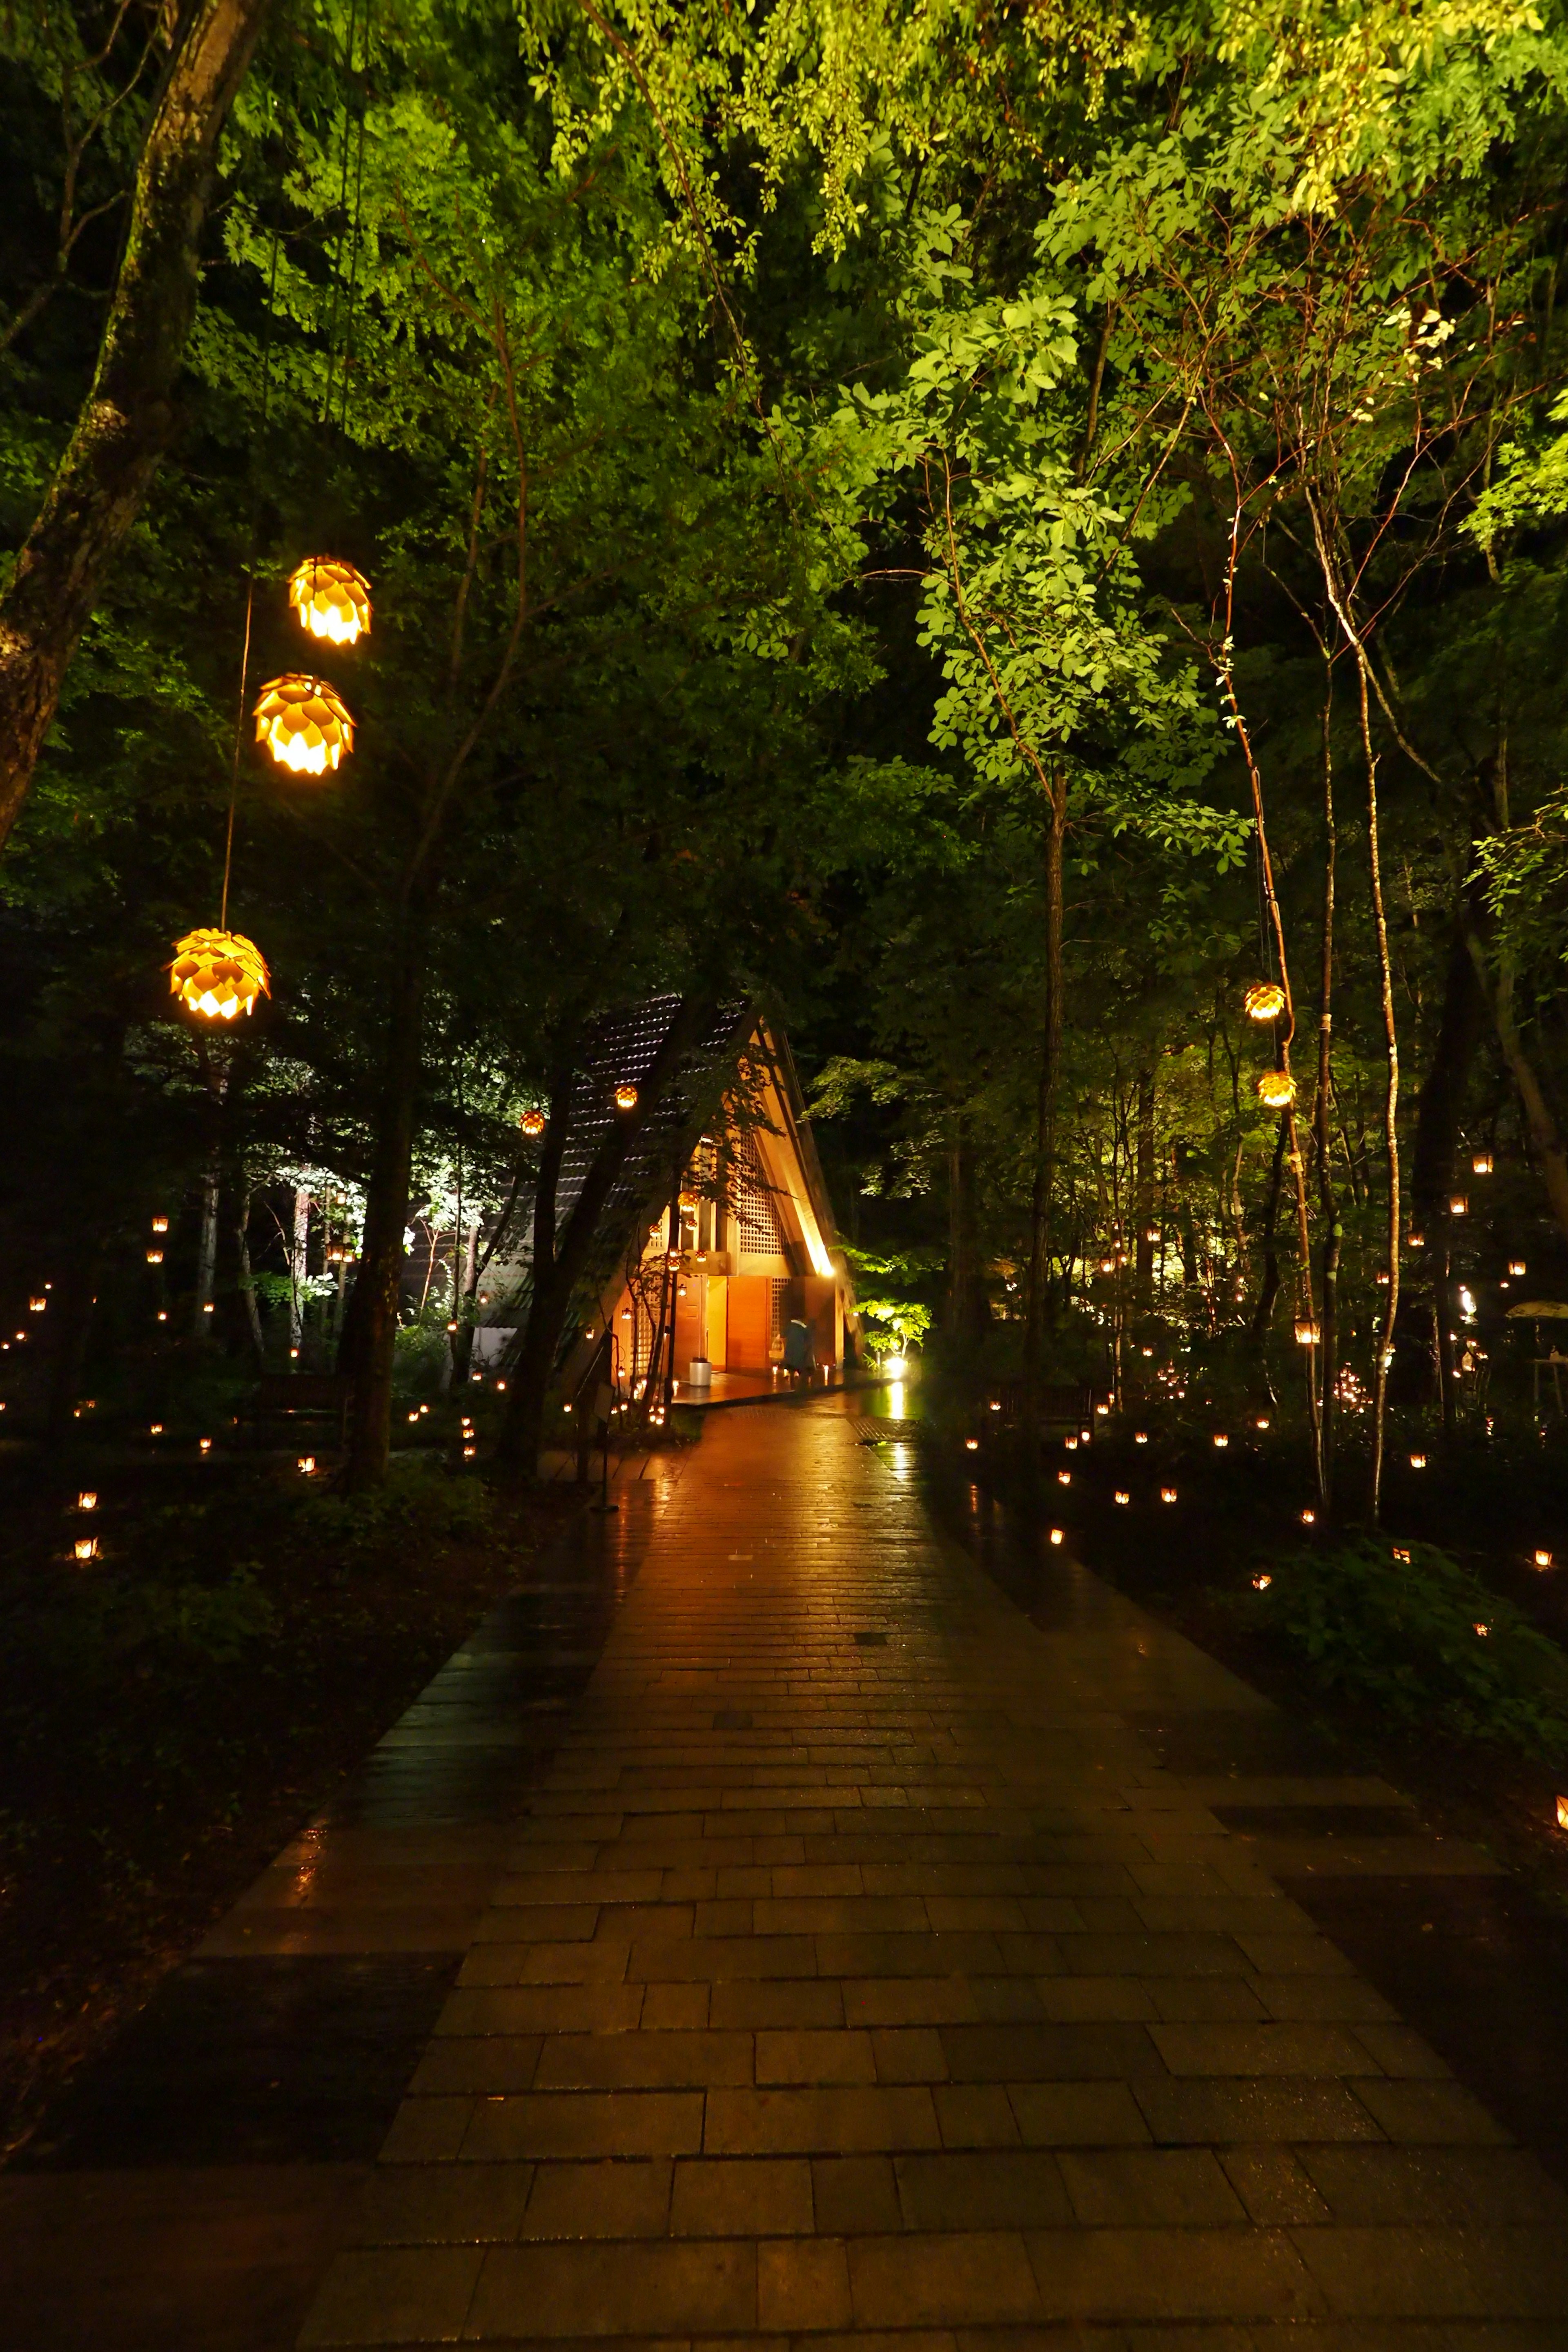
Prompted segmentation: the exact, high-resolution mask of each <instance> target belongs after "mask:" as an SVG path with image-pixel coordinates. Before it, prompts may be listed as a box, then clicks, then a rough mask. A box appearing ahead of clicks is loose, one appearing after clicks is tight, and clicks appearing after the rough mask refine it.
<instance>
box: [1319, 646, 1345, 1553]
mask: <svg viewBox="0 0 1568 2352" xmlns="http://www.w3.org/2000/svg"><path fill="white" fill-rule="evenodd" d="M1332 719H1333V672H1332V670H1330V672H1329V674H1328V687H1327V690H1326V692H1325V695H1324V698H1323V937H1322V950H1323V952H1322V966H1321V979H1320V983H1319V1000H1318V1095H1317V1101H1316V1103H1315V1104H1314V1106H1313V1108H1314V1114H1315V1116H1314V1119H1313V1133H1314V1137H1315V1139H1316V1145H1317V1161H1318V1200H1319V1204H1320V1206H1321V1211H1322V1217H1323V1256H1322V1286H1323V1308H1322V1331H1321V1356H1320V1358H1319V1379H1320V1383H1321V1385H1320V1388H1319V1391H1318V1499H1319V1501H1320V1503H1321V1505H1322V1508H1323V1516H1324V1517H1325V1518H1328V1517H1331V1516H1332V1512H1333V1507H1334V1437H1335V1431H1336V1423H1337V1421H1338V1417H1339V1369H1340V1367H1339V1336H1340V1334H1339V1318H1340V1252H1341V1248H1342V1244H1343V1241H1344V1227H1343V1224H1342V1222H1341V1217H1340V1207H1339V1202H1338V1201H1337V1200H1336V1199H1335V1197H1334V1170H1333V1159H1332V1129H1331V1115H1332V1104H1333V1078H1334V1063H1333V1036H1334V1001H1333V999H1334V886H1335V882H1336V879H1337V874H1336V868H1337V866H1338V862H1339V828H1338V826H1337V824H1335V821H1334V762H1333V743H1332V739H1331V725H1332Z"/></svg>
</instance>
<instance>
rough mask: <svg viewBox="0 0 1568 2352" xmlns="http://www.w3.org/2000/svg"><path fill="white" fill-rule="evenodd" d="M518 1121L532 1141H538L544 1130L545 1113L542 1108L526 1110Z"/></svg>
mask: <svg viewBox="0 0 1568 2352" xmlns="http://www.w3.org/2000/svg"><path fill="white" fill-rule="evenodd" d="M517 1123H518V1125H519V1127H521V1129H522V1131H523V1133H524V1135H526V1136H527V1137H528V1138H529V1139H530V1140H531V1141H534V1142H537V1141H538V1139H539V1138H540V1137H541V1136H542V1134H543V1132H544V1113H543V1112H542V1110H525V1111H524V1112H523V1114H522V1117H521V1118H520V1119H519V1120H518V1122H517Z"/></svg>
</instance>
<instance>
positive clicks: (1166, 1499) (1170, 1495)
mask: <svg viewBox="0 0 1568 2352" xmlns="http://www.w3.org/2000/svg"><path fill="white" fill-rule="evenodd" d="M1175 1499H1176V1490H1175V1488H1174V1487H1173V1486H1162V1487H1161V1489H1160V1500H1161V1501H1162V1503H1173V1502H1174V1501H1175Z"/></svg>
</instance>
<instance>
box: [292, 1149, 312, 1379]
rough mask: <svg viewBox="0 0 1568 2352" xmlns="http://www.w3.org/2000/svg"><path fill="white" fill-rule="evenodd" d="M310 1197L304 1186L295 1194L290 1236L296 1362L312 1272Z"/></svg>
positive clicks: (300, 1343) (293, 1343) (303, 1328)
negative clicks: (307, 1277) (308, 1277)
mask: <svg viewBox="0 0 1568 2352" xmlns="http://www.w3.org/2000/svg"><path fill="white" fill-rule="evenodd" d="M309 1272H310V1194H309V1192H306V1190H305V1188H304V1186H303V1185H302V1184H300V1185H297V1186H296V1187H295V1191H294V1223H293V1227H292V1230H291V1232H290V1234H289V1360H290V1362H292V1360H293V1359H294V1358H295V1357H296V1356H297V1355H298V1354H299V1352H300V1348H301V1346H302V1345H303V1343H304V1331H305V1277H306V1276H307V1274H308V1273H309Z"/></svg>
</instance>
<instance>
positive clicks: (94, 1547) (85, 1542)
mask: <svg viewBox="0 0 1568 2352" xmlns="http://www.w3.org/2000/svg"><path fill="white" fill-rule="evenodd" d="M74 1549H75V1551H76V1556H77V1558H78V1559H97V1558H98V1538H97V1537H96V1536H78V1538H77V1539H76V1544H75V1547H74Z"/></svg>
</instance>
